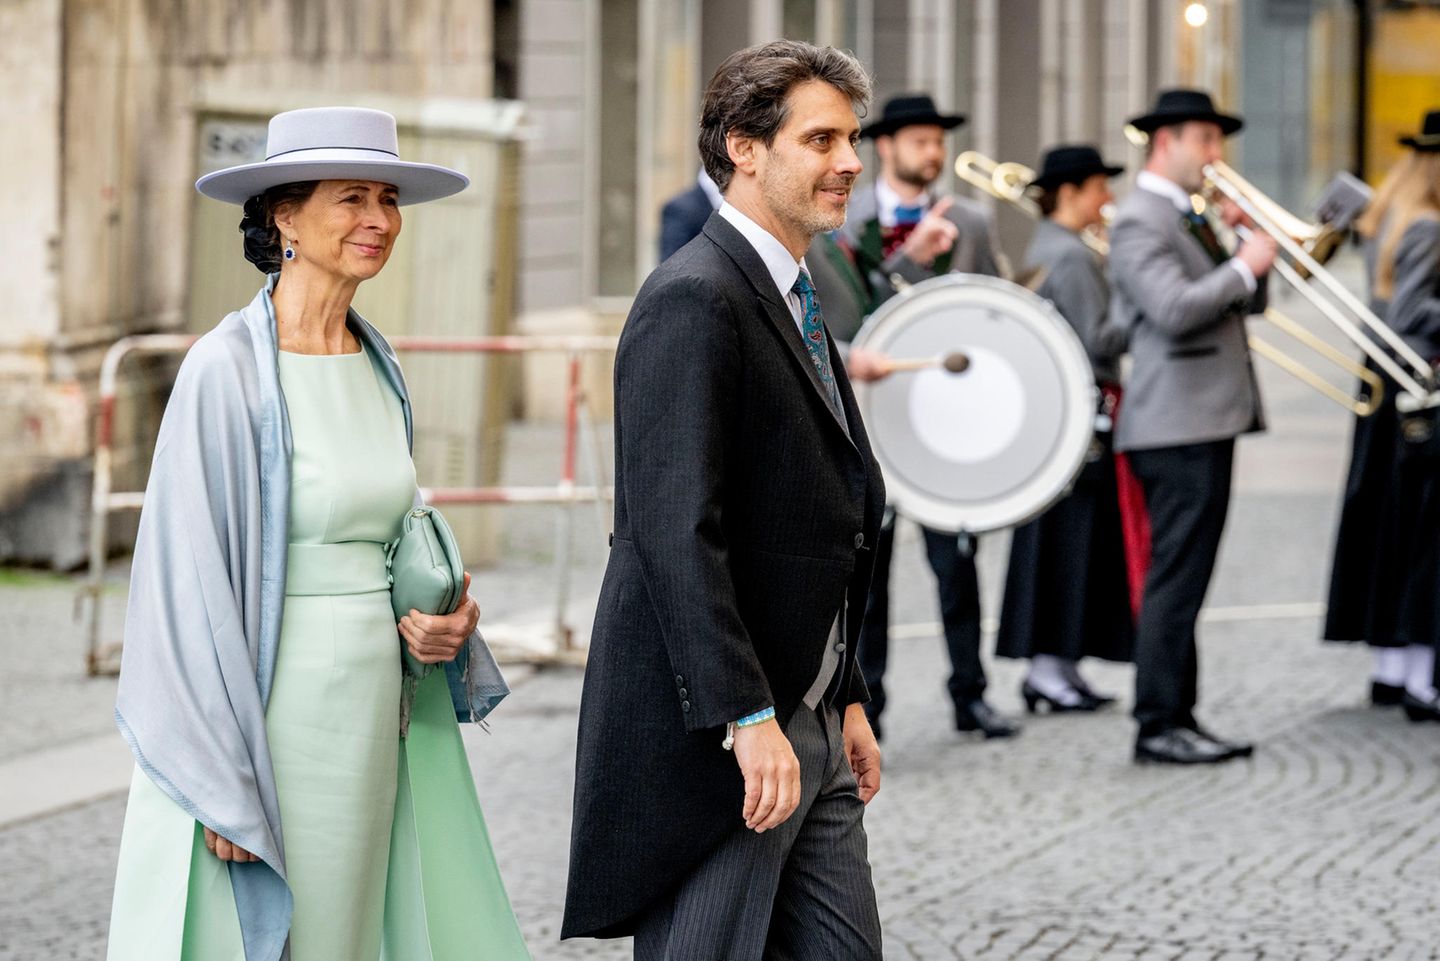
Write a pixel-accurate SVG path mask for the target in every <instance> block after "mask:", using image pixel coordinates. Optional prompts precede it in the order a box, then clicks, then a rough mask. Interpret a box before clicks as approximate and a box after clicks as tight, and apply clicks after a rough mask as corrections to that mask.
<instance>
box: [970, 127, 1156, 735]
mask: <svg viewBox="0 0 1440 961" xmlns="http://www.w3.org/2000/svg"><path fill="white" fill-rule="evenodd" d="M1122 172H1124V168H1123V167H1118V166H1113V165H1111V164H1107V163H1105V161H1104V160H1102V159H1101V157H1100V152H1099V151H1098V150H1096V149H1095V148H1094V147H1092V146H1060V147H1054V148H1052V149H1050V150H1048V151H1046V153H1045V156H1044V158H1043V159H1042V160H1041V164H1040V172H1039V174H1037V175H1036V176H1035V178H1034V179H1033V180H1032V181H1031V182H1030V184H1029V187H1028V188H1027V193H1028V194H1029V195H1030V197H1031V198H1032V199H1033V200H1034V201H1035V202H1036V204H1037V205H1038V207H1039V211H1040V214H1041V216H1042V217H1043V218H1044V219H1042V220H1041V221H1040V222H1039V223H1038V224H1037V225H1036V227H1035V233H1034V234H1033V235H1032V236H1031V239H1030V246H1029V248H1028V249H1027V250H1026V252H1025V260H1024V262H1023V268H1022V272H1023V273H1025V274H1028V275H1030V276H1032V277H1036V278H1037V279H1038V280H1039V286H1038V287H1037V288H1036V292H1037V293H1039V294H1040V296H1042V297H1044V298H1046V299H1047V300H1049V301H1050V302H1051V303H1052V304H1054V305H1055V308H1056V309H1057V310H1058V311H1059V312H1060V313H1061V315H1062V316H1064V318H1065V319H1066V320H1067V321H1069V323H1070V325H1071V326H1072V327H1073V328H1075V332H1076V333H1077V334H1078V335H1079V336H1080V341H1081V343H1083V344H1084V345H1085V352H1086V353H1087V354H1088V355H1089V356H1090V363H1091V366H1092V368H1093V370H1094V373H1095V382H1096V385H1097V386H1098V387H1099V388H1100V390H1101V395H1100V398H1101V399H1100V408H1099V410H1098V412H1097V417H1096V429H1095V440H1094V443H1093V444H1092V447H1091V452H1090V457H1089V459H1088V460H1087V462H1086V464H1085V466H1084V468H1083V469H1082V470H1081V472H1080V476H1079V477H1077V478H1076V480H1075V484H1074V487H1073V489H1072V491H1071V492H1070V494H1069V495H1067V496H1066V497H1065V498H1064V499H1063V500H1061V501H1060V502H1059V503H1057V504H1055V506H1053V507H1051V508H1050V509H1049V510H1048V511H1046V512H1045V513H1044V514H1042V515H1041V516H1040V517H1038V518H1036V519H1035V520H1033V521H1031V522H1029V523H1028V524H1025V525H1023V526H1021V527H1019V528H1017V529H1016V530H1015V533H1014V536H1013V538H1012V539H1011V541H1010V566H1009V572H1008V574H1007V576H1006V580H1005V601H1004V605H1003V607H1002V610H1001V613H1000V630H999V633H998V635H997V636H996V639H995V653H996V655H997V656H1000V657H1014V658H1029V659H1030V669H1029V672H1028V673H1027V675H1026V677H1025V681H1024V682H1023V684H1022V685H1021V688H1020V695H1021V697H1022V698H1023V699H1024V701H1025V706H1026V708H1027V709H1028V710H1029V711H1030V712H1031V713H1034V712H1035V711H1036V709H1037V708H1038V707H1039V706H1041V705H1045V706H1047V707H1048V709H1049V710H1050V711H1052V712H1072V711H1083V712H1090V711H1095V710H1098V709H1099V708H1101V707H1104V706H1106V705H1108V704H1110V703H1112V702H1113V701H1114V700H1115V699H1114V698H1113V697H1109V696H1107V695H1104V694H1099V693H1097V692H1096V691H1095V690H1093V689H1092V688H1091V687H1090V685H1089V684H1088V683H1086V681H1085V679H1084V678H1083V677H1082V676H1081V675H1080V671H1079V661H1080V659H1081V658H1083V657H1101V658H1105V659H1107V660H1112V661H1129V660H1130V656H1131V649H1132V647H1133V645H1134V639H1135V625H1134V620H1133V617H1132V614H1131V606H1130V592H1129V586H1128V582H1127V578H1126V557H1125V542H1124V534H1123V531H1122V527H1121V516H1120V498H1119V489H1118V483H1117V478H1116V464H1115V455H1114V450H1113V446H1112V443H1111V425H1112V424H1113V422H1114V415H1115V413H1116V406H1117V403H1118V399H1119V387H1118V385H1119V381H1120V356H1121V354H1123V353H1124V352H1125V342H1126V334H1127V331H1126V330H1125V329H1124V328H1122V327H1118V326H1116V325H1115V324H1113V323H1112V322H1111V320H1110V317H1109V305H1110V286H1109V284H1108V283H1107V282H1106V280H1105V271H1104V267H1103V265H1102V262H1101V259H1100V257H1099V255H1098V254H1097V253H1096V251H1095V250H1094V249H1092V248H1091V247H1090V246H1089V245H1088V244H1087V243H1086V241H1085V240H1084V239H1083V238H1084V236H1085V232H1086V231H1087V230H1094V229H1095V228H1098V227H1100V226H1102V225H1103V223H1104V219H1105V215H1104V209H1105V207H1106V206H1107V205H1108V204H1109V203H1110V202H1111V201H1112V200H1113V199H1114V195H1113V194H1111V192H1110V179H1111V178H1112V177H1115V176H1116V175H1118V174H1120V173H1122Z"/></svg>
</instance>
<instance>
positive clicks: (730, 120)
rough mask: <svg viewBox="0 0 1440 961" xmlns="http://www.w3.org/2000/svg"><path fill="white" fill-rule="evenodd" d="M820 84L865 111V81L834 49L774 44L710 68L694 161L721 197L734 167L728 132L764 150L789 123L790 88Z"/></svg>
mask: <svg viewBox="0 0 1440 961" xmlns="http://www.w3.org/2000/svg"><path fill="white" fill-rule="evenodd" d="M811 80H823V81H825V82H826V83H828V84H830V85H831V86H832V87H834V88H835V89H837V90H839V91H840V92H841V93H843V94H844V95H845V96H846V97H848V98H850V103H851V104H852V105H853V106H854V107H855V112H856V113H857V114H863V113H864V112H865V107H866V105H867V104H868V103H869V102H870V78H869V77H868V76H867V75H866V74H865V68H864V67H862V66H860V61H858V60H856V59H855V58H854V57H852V56H850V55H849V54H848V53H845V52H843V51H840V50H836V49H835V48H834V47H817V46H815V45H814V44H809V43H806V42H804V41H803V40H775V41H772V42H771V43H766V44H761V45H759V46H754V47H747V48H746V49H744V50H739V51H736V52H735V53H732V54H731V55H730V56H729V57H727V58H726V59H725V62H724V63H722V64H720V66H719V67H718V68H717V69H716V70H715V76H713V77H711V78H710V83H709V84H707V85H706V87H705V97H704V100H703V102H702V103H701V105H700V159H701V161H702V162H703V163H704V164H705V172H706V173H708V174H709V175H710V179H711V180H713V181H715V186H717V187H719V188H720V190H721V192H722V193H723V192H724V191H725V190H726V189H727V188H728V187H729V186H730V178H731V176H733V175H734V173H735V165H734V164H733V163H731V161H730V151H729V150H727V149H726V147H725V135H726V134H727V133H729V132H730V131H731V130H734V131H735V132H737V133H740V134H743V135H745V136H747V137H754V138H755V139H757V140H759V141H760V142H761V143H763V144H765V145H766V146H769V145H770V144H773V143H774V142H775V135H776V134H777V133H779V132H780V128H781V127H783V126H785V121H786V120H787V119H789V95H790V90H791V88H793V87H795V86H797V85H799V84H802V83H806V82H808V81H811Z"/></svg>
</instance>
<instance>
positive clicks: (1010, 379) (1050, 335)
mask: <svg viewBox="0 0 1440 961" xmlns="http://www.w3.org/2000/svg"><path fill="white" fill-rule="evenodd" d="M853 346H855V347H862V348H865V349H866V350H873V351H879V352H881V353H884V354H887V355H888V356H889V357H890V358H891V360H894V361H901V362H904V363H905V364H910V365H919V364H925V363H926V362H930V363H928V365H927V366H923V367H919V368H918V369H901V370H897V371H895V372H894V373H892V374H890V375H889V376H888V377H886V378H884V379H883V380H879V381H874V382H871V383H868V384H856V385H855V391H856V396H857V400H858V402H859V405H860V411H861V414H862V415H863V417H864V420H865V428H866V431H867V432H868V434H869V437H870V444H871V447H872V448H873V449H874V452H875V457H876V459H877V460H878V461H879V462H880V466H881V468H882V469H883V470H884V473H885V485H886V488H887V489H888V491H889V496H890V500H891V503H893V504H894V505H895V509H896V510H897V511H899V513H901V514H902V515H904V516H905V517H908V518H910V519H911V520H914V521H916V522H918V523H920V524H922V525H924V526H925V527H930V528H934V529H936V530H942V531H951V532H955V533H959V532H961V531H966V532H970V533H982V532H984V531H991V530H996V529H998V528H1002V527H1013V526H1014V525H1016V524H1021V523H1024V522H1025V521H1027V520H1029V519H1031V518H1032V517H1034V516H1035V515H1037V514H1039V513H1040V512H1042V511H1043V510H1045V509H1046V508H1047V507H1049V506H1050V505H1051V504H1053V503H1055V501H1057V500H1058V499H1059V498H1060V497H1061V496H1063V495H1064V494H1065V492H1066V491H1067V490H1068V489H1069V488H1070V485H1071V484H1072V483H1073V482H1074V480H1075V477H1076V475H1077V474H1078V473H1079V472H1080V468H1081V467H1082V466H1084V464H1085V459H1086V456H1087V455H1088V453H1089V452H1090V448H1091V444H1092V442H1093V440H1094V433H1095V417H1096V399H1097V392H1096V388H1095V380H1094V375H1093V374H1092V373H1091V368H1090V361H1089V359H1088V358H1087V357H1086V354H1085V348H1084V346H1083V345H1082V344H1081V343H1080V338H1079V337H1078V336H1076V334H1075V331H1074V330H1073V329H1072V328H1071V327H1070V325H1069V324H1068V323H1066V321H1065V318H1064V317H1062V316H1060V313H1059V312H1058V311H1057V310H1056V309H1055V308H1054V307H1053V306H1051V304H1050V302H1049V301H1047V300H1045V299H1043V298H1042V297H1039V296H1038V295H1036V294H1034V293H1032V292H1031V291H1029V290H1026V289H1025V288H1024V287H1021V286H1019V285H1017V284H1012V283H1010V282H1009V281H1006V280H999V279H997V278H994V277H982V276H978V275H974V274H947V275H946V276H943V277H935V278H932V279H930V280H926V281H924V282H922V283H919V284H915V285H913V286H911V287H909V288H908V289H906V290H905V291H903V292H902V293H900V294H897V295H896V296H894V297H892V298H891V299H890V300H888V301H886V302H885V304H884V305H882V306H881V307H880V308H879V309H878V310H876V311H875V313H874V314H873V315H871V317H870V319H869V320H868V321H866V323H865V326H864V327H862V328H861V329H860V332H859V333H858V334H857V335H856V337H855V340H854V342H853ZM956 355H962V356H963V358H964V359H965V360H966V361H968V366H965V369H964V370H962V371H960V372H959V373H952V372H951V371H950V370H949V369H947V367H946V365H945V363H944V361H945V360H946V359H947V358H948V359H950V361H951V363H950V366H951V367H956V366H961V363H963V362H961V363H957V357H956Z"/></svg>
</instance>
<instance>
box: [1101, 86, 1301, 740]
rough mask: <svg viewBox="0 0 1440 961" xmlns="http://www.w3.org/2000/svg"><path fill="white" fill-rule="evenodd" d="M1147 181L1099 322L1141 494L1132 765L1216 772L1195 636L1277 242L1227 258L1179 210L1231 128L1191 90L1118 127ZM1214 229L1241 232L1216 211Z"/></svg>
mask: <svg viewBox="0 0 1440 961" xmlns="http://www.w3.org/2000/svg"><path fill="white" fill-rule="evenodd" d="M1130 123H1131V125H1132V126H1134V127H1135V128H1137V129H1138V130H1140V131H1142V132H1144V133H1145V134H1147V135H1148V142H1147V146H1146V157H1145V169H1144V171H1143V172H1141V173H1140V175H1139V177H1138V178H1137V180H1136V183H1135V189H1134V190H1133V191H1131V193H1130V194H1129V196H1127V197H1126V198H1125V200H1124V201H1123V202H1122V203H1121V204H1120V207H1119V210H1118V211H1117V215H1116V218H1115V222H1114V225H1113V226H1112V228H1111V236H1110V262H1109V270H1110V280H1111V287H1112V300H1111V313H1112V317H1113V319H1114V320H1115V322H1116V323H1117V324H1118V325H1120V326H1122V327H1125V328H1128V329H1129V331H1130V355H1131V358H1132V362H1133V368H1132V371H1131V375H1130V377H1129V380H1128V382H1127V383H1126V387H1125V410H1124V411H1123V414H1122V416H1121V417H1120V418H1119V423H1118V424H1117V426H1116V432H1115V448H1116V450H1118V451H1123V452H1126V453H1127V454H1128V455H1129V459H1130V463H1131V466H1132V467H1133V468H1134V471H1135V474H1136V476H1137V477H1138V478H1139V480H1140V483H1141V486H1142V487H1143V488H1144V491H1145V502H1146V508H1147V510H1148V513H1149V517H1150V529H1151V560H1150V568H1149V571H1148V573H1147V575H1146V579H1145V589H1144V597H1143V599H1142V601H1141V608H1140V616H1139V622H1138V625H1137V630H1136V638H1135V709H1134V714H1135V719H1136V720H1137V721H1138V722H1139V726H1140V727H1139V732H1138V736H1137V739H1136V743H1135V760H1136V761H1137V762H1142V763H1144V762H1158V763H1171V764H1214V763H1218V762H1223V761H1229V760H1231V759H1233V758H1238V757H1246V756H1249V755H1250V754H1251V753H1252V751H1253V747H1252V746H1251V745H1249V744H1245V743H1239V742H1233V741H1227V740H1224V739H1222V738H1220V737H1218V736H1216V735H1213V734H1211V733H1210V732H1209V731H1207V730H1206V729H1205V728H1203V727H1202V726H1201V725H1200V723H1199V722H1198V721H1197V719H1196V717H1195V704H1196V700H1197V678H1198V666H1199V665H1198V657H1197V651H1196V644H1195V623H1196V620H1197V618H1198V617H1199V614H1200V606H1201V603H1202V602H1203V601H1204V599H1205V592H1206V590H1207V589H1208V587H1209V584H1210V578H1211V575H1212V574H1213V573H1214V568H1215V557H1216V554H1217V552H1218V550H1219V547H1220V536H1221V533H1222V532H1223V530H1224V527H1225V517H1226V513H1227V510H1228V508H1229V502H1230V478H1231V467H1232V462H1233V457H1234V451H1235V438H1236V437H1237V436H1238V435H1240V434H1244V433H1248V432H1251V431H1257V430H1261V429H1263V426H1264V420H1263V414H1262V411H1261V406H1260V394H1259V390H1258V386H1257V384H1256V380H1255V372H1254V370H1253V368H1252V366H1251V361H1250V349H1249V346H1248V344H1247V336H1246V329H1245V318H1246V316H1247V315H1248V314H1250V313H1254V312H1257V311H1259V310H1262V309H1263V307H1264V301H1265V286H1264V283H1263V281H1264V278H1265V276H1266V274H1267V273H1268V272H1269V270H1270V267H1271V264H1272V263H1273V261H1274V259H1275V250H1276V245H1275V241H1274V240H1273V239H1272V238H1270V237H1269V236H1267V235H1263V234H1259V233H1256V234H1255V235H1253V236H1252V237H1251V239H1248V240H1246V241H1244V242H1243V243H1242V244H1241V245H1240V247H1239V249H1238V251H1237V252H1236V253H1235V254H1234V255H1233V256H1232V255H1231V254H1230V253H1229V252H1228V251H1227V250H1226V249H1225V248H1224V247H1223V246H1222V245H1221V243H1220V242H1219V241H1218V240H1217V238H1216V234H1215V230H1214V227H1213V226H1212V225H1211V223H1210V222H1209V221H1208V220H1207V219H1206V218H1205V217H1204V216H1203V215H1201V214H1200V213H1198V212H1197V211H1196V210H1195V209H1194V207H1193V206H1192V201H1191V195H1192V194H1195V193H1198V192H1199V191H1200V190H1201V189H1202V187H1203V186H1204V173H1203V171H1204V168H1205V167H1206V166H1207V165H1208V164H1211V163H1213V162H1215V161H1218V160H1219V159H1220V155H1221V152H1222V148H1223V146H1224V142H1225V138H1226V137H1227V136H1230V135H1231V134H1234V133H1235V132H1236V131H1238V130H1239V129H1240V128H1241V126H1242V121H1241V119H1240V118H1239V117H1234V116H1229V115H1227V114H1223V113H1220V112H1219V111H1217V110H1216V109H1215V107H1214V105H1213V104H1212V102H1211V100H1210V96H1209V94H1207V93H1204V92H1203V91H1198V90H1167V91H1163V92H1162V93H1161V94H1160V95H1159V97H1158V100H1157V102H1156V104H1155V107H1154V109H1153V110H1151V111H1150V112H1149V113H1147V114H1145V115H1143V116H1140V117H1136V118H1134V119H1133V120H1131V121H1130ZM1220 214H1221V218H1222V220H1224V222H1225V223H1226V224H1227V226H1232V227H1234V226H1252V227H1253V225H1250V224H1247V220H1248V218H1246V217H1245V216H1244V214H1243V213H1241V211H1239V210H1238V209H1237V208H1235V207H1234V206H1233V205H1230V204H1228V203H1222V204H1221V211H1220Z"/></svg>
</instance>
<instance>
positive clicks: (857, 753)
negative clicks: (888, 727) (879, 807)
mask: <svg viewBox="0 0 1440 961" xmlns="http://www.w3.org/2000/svg"><path fill="white" fill-rule="evenodd" d="M845 757H846V759H847V760H849V762H850V770H851V771H853V772H855V783H856V784H858V785H859V786H860V800H861V801H863V802H865V803H866V804H869V803H870V799H871V798H873V797H874V796H875V795H876V794H878V793H880V744H879V742H877V741H876V740H875V732H874V731H872V730H870V721H869V719H868V718H866V717H865V709H864V708H863V707H861V706H860V705H859V704H851V705H850V706H849V707H847V708H845Z"/></svg>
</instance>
